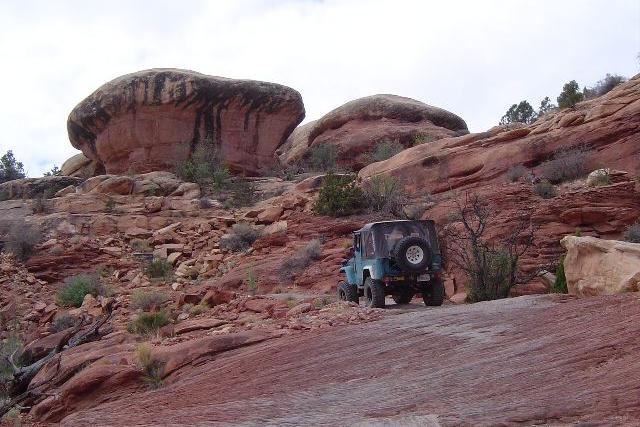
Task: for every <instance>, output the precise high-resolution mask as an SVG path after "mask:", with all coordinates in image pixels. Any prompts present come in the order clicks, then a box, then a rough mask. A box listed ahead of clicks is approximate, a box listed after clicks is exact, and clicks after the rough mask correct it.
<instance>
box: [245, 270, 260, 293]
mask: <svg viewBox="0 0 640 427" xmlns="http://www.w3.org/2000/svg"><path fill="white" fill-rule="evenodd" d="M246 275H247V277H246V278H245V283H246V284H247V290H248V291H249V293H250V294H251V295H255V294H256V293H257V292H258V281H257V280H256V277H255V276H254V274H253V267H249V268H247V271H246Z"/></svg>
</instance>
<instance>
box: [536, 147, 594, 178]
mask: <svg viewBox="0 0 640 427" xmlns="http://www.w3.org/2000/svg"><path fill="white" fill-rule="evenodd" d="M588 156H589V151H588V150H587V149H586V148H584V147H578V148H571V149H568V150H562V151H558V152H556V153H555V154H554V155H553V157H552V159H551V160H547V161H546V162H544V163H542V164H541V165H540V175H541V176H542V177H543V178H544V179H546V180H547V181H549V182H550V183H552V184H559V183H561V182H565V181H571V180H574V179H577V178H580V177H582V176H584V175H585V173H586V162H587V158H588Z"/></svg>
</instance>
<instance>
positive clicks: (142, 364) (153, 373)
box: [136, 343, 164, 389]
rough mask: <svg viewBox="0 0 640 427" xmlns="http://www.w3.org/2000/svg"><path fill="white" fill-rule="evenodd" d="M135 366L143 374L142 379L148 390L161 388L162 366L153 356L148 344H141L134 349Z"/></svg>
mask: <svg viewBox="0 0 640 427" xmlns="http://www.w3.org/2000/svg"><path fill="white" fill-rule="evenodd" d="M136 364H137V365H138V368H140V369H141V370H142V372H143V373H144V377H143V379H144V381H145V382H146V383H147V384H148V385H149V387H150V388H154V389H156V388H160V387H161V386H162V375H163V370H164V364H163V363H162V362H161V361H160V360H158V359H157V358H156V357H155V356H154V354H153V350H152V349H151V346H150V345H149V344H147V343H142V344H139V345H138V346H137V347H136Z"/></svg>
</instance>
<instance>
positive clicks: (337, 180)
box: [313, 173, 364, 217]
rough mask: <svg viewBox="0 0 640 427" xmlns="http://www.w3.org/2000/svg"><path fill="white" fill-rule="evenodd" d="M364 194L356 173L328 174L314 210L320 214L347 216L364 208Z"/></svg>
mask: <svg viewBox="0 0 640 427" xmlns="http://www.w3.org/2000/svg"><path fill="white" fill-rule="evenodd" d="M363 205H364V195H363V192H362V190H361V189H360V188H359V187H358V186H357V185H356V177H355V176H354V175H334V174H331V173H329V174H327V175H326V176H325V178H324V185H323V186H322V188H320V193H319V195H318V199H317V200H316V202H315V203H314V205H313V211H314V212H315V213H317V214H319V215H329V216H336V217H337V216H347V215H352V214H354V213H355V212H357V211H358V210H360V209H362V207H363Z"/></svg>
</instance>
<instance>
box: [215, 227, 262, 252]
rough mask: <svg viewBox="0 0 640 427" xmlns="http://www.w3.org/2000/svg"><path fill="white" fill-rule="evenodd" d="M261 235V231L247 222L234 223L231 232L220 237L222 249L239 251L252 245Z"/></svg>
mask: <svg viewBox="0 0 640 427" xmlns="http://www.w3.org/2000/svg"><path fill="white" fill-rule="evenodd" d="M258 237H260V232H259V231H258V230H256V229H255V228H253V227H251V226H250V225H249V224H247V223H246V222H239V223H237V224H233V226H232V227H231V233H229V234H226V235H224V236H222V238H221V239H220V243H219V245H220V249H224V250H229V251H232V252H239V251H242V250H245V249H248V248H250V247H251V245H252V244H253V242H255V241H256V240H257V239H258Z"/></svg>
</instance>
